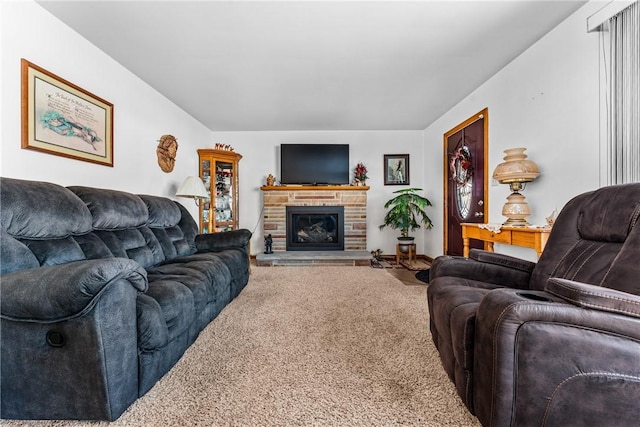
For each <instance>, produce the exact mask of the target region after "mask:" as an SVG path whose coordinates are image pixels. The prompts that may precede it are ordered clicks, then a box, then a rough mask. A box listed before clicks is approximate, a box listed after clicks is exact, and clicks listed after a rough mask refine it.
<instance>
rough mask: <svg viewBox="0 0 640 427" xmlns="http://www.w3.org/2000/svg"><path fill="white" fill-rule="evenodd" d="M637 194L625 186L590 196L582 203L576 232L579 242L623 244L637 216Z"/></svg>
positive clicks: (639, 203) (633, 187)
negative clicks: (578, 234) (578, 233)
mask: <svg viewBox="0 0 640 427" xmlns="http://www.w3.org/2000/svg"><path fill="white" fill-rule="evenodd" d="M639 193H640V190H639V187H638V186H637V185H634V184H627V185H618V186H614V187H607V188H606V191H603V190H602V189H600V190H596V191H594V192H592V193H591V195H590V196H589V197H587V198H586V200H584V201H583V202H582V207H581V212H580V216H579V217H578V230H579V231H580V235H581V236H582V238H583V239H587V240H595V241H599V242H613V243H623V242H624V241H625V239H626V238H627V235H628V234H629V230H631V229H632V228H633V227H634V226H635V224H636V222H637V221H638V216H640V201H639V200H640V194H639Z"/></svg>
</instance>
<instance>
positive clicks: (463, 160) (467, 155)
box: [449, 145, 473, 187]
mask: <svg viewBox="0 0 640 427" xmlns="http://www.w3.org/2000/svg"><path fill="white" fill-rule="evenodd" d="M449 169H450V170H451V179H452V180H453V182H455V183H456V185H457V186H458V187H464V186H465V185H466V184H467V183H468V182H469V181H470V180H471V177H472V176H473V163H472V161H471V150H470V149H469V147H468V146H466V145H462V146H461V147H459V148H457V149H456V150H455V151H454V152H453V154H452V155H451V159H450V161H449Z"/></svg>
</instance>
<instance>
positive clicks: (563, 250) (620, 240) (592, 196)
mask: <svg viewBox="0 0 640 427" xmlns="http://www.w3.org/2000/svg"><path fill="white" fill-rule="evenodd" d="M639 216H640V183H635V184H624V185H615V186H609V187H604V188H601V189H598V190H595V191H592V192H589V193H584V194H582V195H580V196H577V197H575V198H574V199H573V200H571V201H570V202H569V203H567V205H566V206H565V207H564V208H563V209H562V212H561V213H560V215H559V216H558V219H557V221H556V222H555V224H554V226H553V230H552V232H551V235H550V236H549V241H548V242H547V245H546V246H545V250H544V252H543V254H542V256H541V257H540V260H539V261H538V265H537V266H536V268H535V269H534V272H533V274H532V279H531V284H530V286H531V288H533V289H540V290H541V289H544V286H545V283H546V281H547V279H548V278H549V277H561V278H565V279H570V280H575V281H579V282H584V283H589V284H592V285H599V286H605V287H608V288H612V289H618V290H621V291H625V292H630V293H634V294H637V295H640V284H638V281H637V277H640V263H639V262H638V260H637V254H638V253H639V251H640V226H638V224H637V223H638V217H639Z"/></svg>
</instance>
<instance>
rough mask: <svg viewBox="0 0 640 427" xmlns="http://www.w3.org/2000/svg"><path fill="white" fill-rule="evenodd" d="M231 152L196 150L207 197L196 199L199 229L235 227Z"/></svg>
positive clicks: (234, 170)
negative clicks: (198, 200)
mask: <svg viewBox="0 0 640 427" xmlns="http://www.w3.org/2000/svg"><path fill="white" fill-rule="evenodd" d="M241 158H242V156H241V155H240V154H238V153H236V152H234V151H229V150H214V149H200V150H198V159H199V164H200V178H201V179H202V182H203V183H204V186H205V188H206V189H207V191H208V192H209V197H210V198H209V199H208V200H206V199H202V200H201V201H200V232H201V233H216V232H220V231H230V230H237V229H238V214H239V212H238V163H239V162H240V159H241Z"/></svg>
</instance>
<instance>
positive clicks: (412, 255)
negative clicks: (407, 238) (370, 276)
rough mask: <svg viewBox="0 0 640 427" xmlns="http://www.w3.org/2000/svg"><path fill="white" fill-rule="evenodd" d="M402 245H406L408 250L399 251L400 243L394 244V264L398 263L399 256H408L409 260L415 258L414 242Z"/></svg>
mask: <svg viewBox="0 0 640 427" xmlns="http://www.w3.org/2000/svg"><path fill="white" fill-rule="evenodd" d="M403 246H408V247H409V252H401V251H400V244H399V243H398V244H396V265H398V266H399V265H400V258H404V257H407V256H408V257H409V262H411V261H413V260H415V259H416V244H415V243H410V244H407V245H403Z"/></svg>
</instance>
